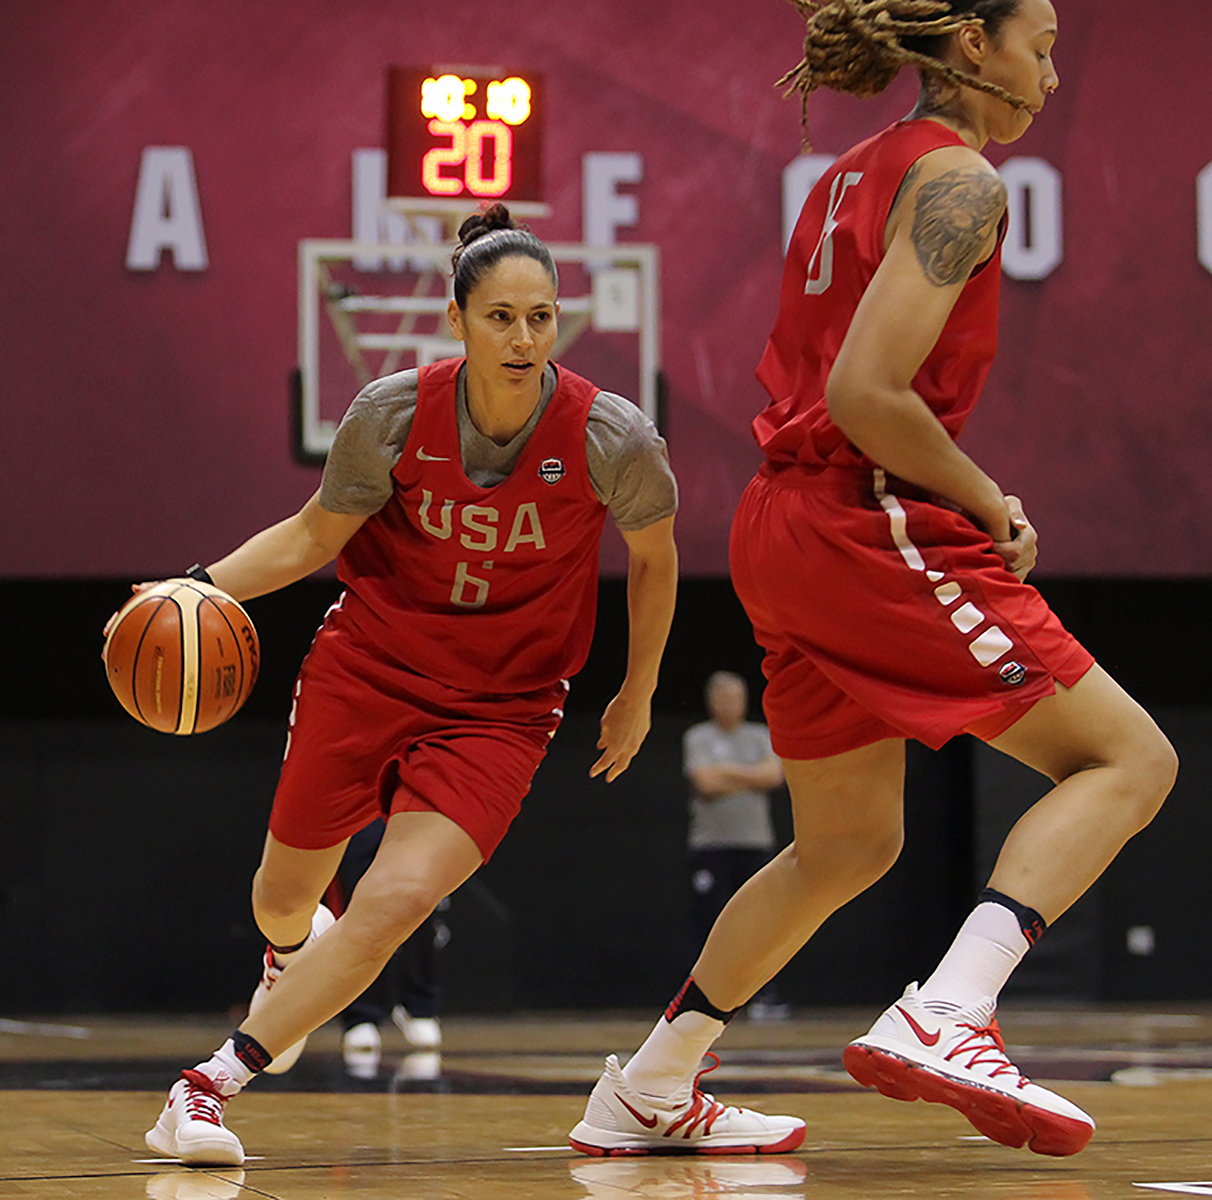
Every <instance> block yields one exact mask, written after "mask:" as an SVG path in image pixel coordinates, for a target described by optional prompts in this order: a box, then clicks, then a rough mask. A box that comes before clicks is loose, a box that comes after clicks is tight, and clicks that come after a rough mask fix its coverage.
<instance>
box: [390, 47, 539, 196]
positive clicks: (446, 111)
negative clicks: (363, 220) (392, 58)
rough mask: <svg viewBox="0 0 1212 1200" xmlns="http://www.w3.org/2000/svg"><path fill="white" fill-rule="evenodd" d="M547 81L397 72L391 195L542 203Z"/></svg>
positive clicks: (518, 75)
mask: <svg viewBox="0 0 1212 1200" xmlns="http://www.w3.org/2000/svg"><path fill="white" fill-rule="evenodd" d="M542 148H543V81H542V78H541V77H540V76H538V75H536V74H535V73H533V72H527V71H517V72H514V71H506V70H495V69H482V68H466V67H465V68H455V67H452V68H432V67H431V68H424V67H392V68H390V70H389V72H388V79H387V194H388V195H389V196H392V197H409V198H412V199H430V200H451V201H462V202H466V201H469V200H470V201H481V200H524V201H540V200H542Z"/></svg>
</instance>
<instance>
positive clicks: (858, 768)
mask: <svg viewBox="0 0 1212 1200" xmlns="http://www.w3.org/2000/svg"><path fill="white" fill-rule="evenodd" d="M783 770H784V773H785V775H786V779H787V786H788V788H789V789H790V791H791V806H792V812H793V815H794V820H795V840H794V842H793V843H792V844H791V845H790V846H788V847H787V848H786V849H785V850H784V851H783V852H782V853H781V854H779V855H777V856H776V857H775V858H774V859H772V860H771V862H769V863H768V864H767V865H766V866H765V867H763V868H762V870H760V871H759V872H758V873H757V874H756V875H754V876H752V877H751V878H750V879H749V880H748V881H747V882H746V883H745V884H744V885H743V886H742V887H741V888H740V890H739V891H738V892H737V893H736V895H735V896H733V897H732V899H731V900H730V901H729V902H728V904H727V906H726V907H725V908H724V911H723V912H722V913H721V914H720V916H719V918H718V920H717V921H716V923H715V925H714V926H713V927H712V930H711V934H710V935H709V936H708V938H707V942H706V945H705V946H704V947H703V951H702V953H701V954H700V956H699V959H698V962H697V963H696V964H695V967H694V971H693V976H694V979H695V981H696V982H697V984H698V985H699V987H700V988H701V989H702V990H703V993H704V994H705V995H706V996H708V997H709V998H710V1000H711V1002H712V1004H714V1005H716V1006H718V1007H719V1008H721V1009H724V1010H731V1009H734V1008H737V1007H739V1006H740V1005H742V1004H744V1003H745V1002H746V1001H747V1000H749V998H750V997H751V996H753V995H754V994H755V993H756V992H757V991H758V990H759V989H760V988H762V987H763V986H764V985H765V984H766V983H768V982H769V981H770V980H771V979H773V978H774V976H775V975H776V974H777V973H778V972H779V971H780V970H781V969H782V968H783V967H784V966H785V965H786V964H787V962H788V961H789V960H790V959H791V957H792V956H793V955H794V954H795V953H796V952H797V951H798V950H799V949H800V947H802V946H803V945H804V943H805V942H807V941H808V939H809V938H810V937H811V936H812V935H813V934H814V933H815V932H816V931H817V929H818V928H819V927H820V926H821V924H822V923H823V922H824V921H825V919H826V918H827V917H829V916H830V915H831V914H832V913H834V912H836V911H837V909H839V908H841V907H842V905H843V904H845V903H847V901H849V900H852V899H853V898H854V897H855V896H857V895H858V894H859V893H860V892H863V891H865V890H866V889H867V888H868V887H870V886H871V885H872V884H873V883H874V882H875V881H876V880H877V879H879V878H880V877H881V876H882V875H883V874H884V873H885V872H886V871H887V870H888V869H889V867H891V866H892V864H893V863H894V862H895V861H896V857H897V855H898V854H899V853H900V848H901V841H902V838H903V816H902V809H903V792H904V774H905V746H904V743H903V742H901V741H892V740H890V741H883V742H877V743H875V744H874V745H871V746H864V747H862V748H861V749H859V750H852V751H849V752H847V753H845V754H838V755H834V756H833V757H831V758H825V759H819V760H800V761H792V760H784V762H783Z"/></svg>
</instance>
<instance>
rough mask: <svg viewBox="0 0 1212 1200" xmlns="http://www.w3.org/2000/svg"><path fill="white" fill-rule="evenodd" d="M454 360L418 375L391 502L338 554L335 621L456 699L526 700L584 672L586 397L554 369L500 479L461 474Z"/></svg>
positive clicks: (592, 502) (591, 603) (593, 586)
mask: <svg viewBox="0 0 1212 1200" xmlns="http://www.w3.org/2000/svg"><path fill="white" fill-rule="evenodd" d="M461 366H462V360H461V359H448V360H445V361H443V362H438V363H434V364H432V365H431V366H427V367H422V368H421V371H420V378H419V382H418V389H417V408H416V413H415V415H414V417H413V421H412V428H411V430H410V432H409V436H408V441H407V443H406V444H405V446H404V450H403V453H402V454H401V455H400V458H399V461H398V462H397V463H396V466H395V468H394V470H393V472H392V475H393V479H394V485H395V490H394V493H393V495H392V497H391V499H390V500H388V502H387V503H386V504H385V505H384V506H383V508H381V509H380V510H379V511H378V512H377V513H375V515H374V516H372V517H370V518H369V519H368V520H367V521H366V522H365V524H363V525H362V527H361V528H360V529H359V530H358V532H357V533H356V534H354V536H353V537H352V538H350V540H349V542H348V543H347V544H346V546H345V549H344V550H343V551H342V553H341V556H340V559H339V560H338V573H339V574H340V577H341V579H342V581H343V582H344V583H345V585H346V589H347V590H346V595H345V597H344V599H343V601H342V603H341V606H340V611H339V613H337V614H334V620H335V621H336V622H337V623H339V624H344V625H346V627H349V626H350V625H352V626H353V627H354V630H353V631H354V632H355V636H356V637H357V638H358V640H359V641H362V642H365V643H366V644H367V645H368V648H369V649H370V650H371V652H372V653H374V654H376V655H377V656H382V657H385V658H387V659H388V660H389V661H394V662H397V663H399V664H400V665H401V666H403V667H405V668H406V669H408V670H410V671H413V672H415V673H417V674H420V675H425V676H428V677H429V678H431V679H435V680H437V681H439V682H441V683H444V684H448V685H450V686H451V687H457V688H461V689H463V690H465V691H472V692H488V693H514V692H526V691H532V690H534V689H536V688H540V687H543V686H546V685H550V684H552V683H554V682H556V681H557V680H560V679H567V678H569V677H570V676H572V675H573V674H575V673H576V672H577V671H579V670H580V668H581V667H582V666H583V665H584V662H585V657H586V655H587V654H588V652H589V643H590V640H591V639H592V636H593V624H594V617H595V614H596V607H597V582H598V543H599V540H600V538H601V533H602V524H603V521H604V519H605V516H606V507H605V505H603V504H602V502H601V501H600V500H599V499H598V497H597V495H596V494H595V492H594V490H593V485H592V484H591V482H590V478H589V465H588V462H587V461H586V455H585V424H586V420H587V418H588V416H589V408H590V405H591V404H592V403H593V398H594V396H595V395H596V394H597V391H598V389H597V388H596V387H595V386H594V385H593V384H592V383H590V382H588V381H587V380H585V379H581V378H579V377H578V376H576V375H574V374H573V373H572V372H571V371H566V370H564V369H563V368H558V369H557V384H556V390H555V393H554V394H553V395H552V397H551V400H550V401H549V402H548V404H547V408H546V410H545V411H544V413H543V415H542V416H541V417H540V418H539V422H538V424H537V425H536V426H535V428H534V430H533V432H532V433H531V435H530V438H529V440H528V441H527V443H526V445H525V446H524V447H523V449H522V453H521V455H520V457H519V458H518V461H517V465H516V466H515V467H514V469H513V471H512V472H511V473H510V475H509V477H508V478H506V479H504V480H502V481H501V482H500V483H498V484H496V485H495V486H494V487H486V488H485V487H479V486H478V485H476V484H475V483H472V482H471V480H469V479H468V478H467V476H466V475H465V474H464V473H463V460H462V454H461V452H460V448H459V430H458V418H457V414H456V408H455V384H456V379H457V377H458V373H459V368H460V367H461Z"/></svg>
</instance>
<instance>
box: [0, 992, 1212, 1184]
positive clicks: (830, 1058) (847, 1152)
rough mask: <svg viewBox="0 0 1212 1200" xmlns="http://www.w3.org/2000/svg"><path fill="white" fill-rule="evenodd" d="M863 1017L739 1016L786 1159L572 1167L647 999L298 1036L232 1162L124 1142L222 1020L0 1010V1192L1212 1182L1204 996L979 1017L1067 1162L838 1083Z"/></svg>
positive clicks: (219, 1031)
mask: <svg viewBox="0 0 1212 1200" xmlns="http://www.w3.org/2000/svg"><path fill="white" fill-rule="evenodd" d="M870 1017H871V1014H869V1013H866V1012H816V1013H811V1014H801V1015H800V1016H799V1017H797V1018H795V1019H792V1020H790V1021H785V1022H777V1023H769V1024H759V1023H755V1022H747V1021H739V1022H737V1023H735V1024H734V1026H733V1028H732V1029H730V1030H729V1033H728V1035H727V1039H726V1041H725V1043H724V1045H723V1046H722V1047H721V1049H722V1051H723V1057H724V1063H723V1066H721V1068H720V1069H719V1070H718V1071H717V1072H716V1073H715V1077H718V1078H719V1079H720V1082H719V1083H717V1084H715V1090H716V1092H717V1093H718V1094H719V1095H720V1096H721V1097H722V1098H724V1099H727V1100H736V1101H738V1102H747V1103H752V1104H754V1105H756V1106H758V1107H761V1106H766V1107H768V1108H770V1109H772V1110H774V1109H777V1110H778V1111H783V1112H793V1113H797V1114H798V1115H800V1116H803V1117H804V1118H805V1120H806V1121H807V1122H808V1125H809V1134H808V1138H807V1141H806V1142H805V1144H804V1147H803V1148H802V1149H801V1150H800V1151H798V1152H797V1153H796V1154H794V1155H786V1156H771V1157H769V1158H764V1157H761V1156H737V1157H719V1158H686V1157H662V1158H616V1159H591V1158H584V1157H581V1156H579V1155H576V1154H574V1153H572V1152H571V1151H570V1150H569V1149H568V1148H567V1143H566V1141H565V1137H566V1134H567V1131H568V1129H569V1128H570V1127H571V1126H572V1124H574V1123H575V1122H576V1120H577V1119H579V1117H580V1114H581V1108H582V1105H583V1103H584V1097H585V1094H586V1093H587V1091H588V1089H589V1087H590V1086H591V1085H592V1082H593V1080H594V1079H595V1078H596V1076H597V1073H598V1071H599V1070H600V1068H601V1060H602V1057H603V1055H604V1054H605V1053H607V1052H610V1051H623V1052H625V1051H627V1050H628V1049H629V1048H631V1047H634V1046H635V1045H636V1044H638V1041H639V1040H640V1039H641V1038H642V1037H643V1035H644V1033H645V1032H646V1030H647V1028H648V1026H649V1015H648V1014H638V1015H631V1014H624V1015H621V1016H613V1015H609V1014H608V1015H603V1016H600V1017H589V1018H587V1017H572V1016H561V1015H559V1014H541V1015H536V1016H532V1017H527V1016H518V1017H508V1018H470V1017H452V1018H449V1019H447V1020H446V1021H444V1033H445V1039H444V1045H443V1048H442V1052H441V1054H440V1055H439V1054H437V1053H435V1052H424V1053H407V1052H406V1049H407V1048H406V1047H405V1046H404V1045H403V1043H402V1042H401V1043H400V1044H399V1045H396V1044H394V1043H393V1042H391V1040H390V1039H389V1038H388V1037H387V1036H385V1037H384V1046H383V1052H382V1054H381V1055H380V1056H379V1058H378V1060H377V1061H376V1062H374V1063H373V1064H368V1063H366V1062H362V1063H347V1062H346V1061H345V1060H344V1059H343V1057H342V1054H341V1045H340V1036H339V1031H338V1030H336V1029H333V1028H326V1029H323V1030H321V1031H319V1032H318V1033H317V1034H316V1035H314V1036H313V1039H312V1042H311V1044H310V1045H309V1047H308V1051H307V1053H306V1054H305V1055H304V1057H303V1059H302V1060H301V1061H300V1063H299V1064H298V1066H297V1067H296V1068H295V1069H294V1070H293V1071H291V1072H290V1073H289V1074H287V1075H284V1076H281V1077H277V1078H274V1079H264V1080H261V1081H258V1083H257V1084H256V1085H254V1086H253V1087H251V1088H250V1089H249V1090H248V1091H247V1092H246V1093H245V1094H244V1095H242V1096H241V1097H239V1098H238V1099H237V1100H235V1101H233V1103H232V1105H231V1106H230V1107H229V1110H228V1121H229V1124H230V1125H231V1127H232V1128H233V1129H235V1130H236V1131H237V1132H238V1133H239V1135H240V1137H241V1138H242V1139H243V1141H244V1144H245V1147H246V1149H247V1151H248V1153H249V1155H250V1157H249V1160H248V1161H247V1162H246V1163H245V1165H244V1167H243V1168H241V1169H239V1170H223V1171H219V1170H201V1169H194V1170H190V1169H184V1168H182V1167H181V1166H180V1165H179V1164H175V1165H174V1164H173V1163H172V1162H170V1161H167V1160H157V1159H155V1158H154V1156H151V1155H149V1153H148V1151H147V1150H146V1149H145V1147H144V1146H143V1138H142V1135H143V1132H144V1130H145V1128H146V1127H147V1126H148V1125H150V1124H151V1122H152V1121H154V1119H155V1116H156V1113H157V1112H158V1110H159V1107H160V1104H161V1103H162V1093H163V1090H164V1088H165V1087H166V1086H167V1084H168V1082H169V1081H171V1079H172V1077H173V1075H174V1074H175V1072H176V1071H177V1070H178V1069H179V1068H180V1067H181V1066H182V1065H184V1064H188V1063H190V1062H192V1061H194V1060H195V1059H197V1058H198V1057H199V1055H201V1054H202V1053H204V1052H206V1051H209V1050H210V1049H211V1048H212V1045H213V1044H215V1043H216V1039H217V1038H221V1037H222V1036H225V1034H226V1032H227V1031H228V1028H229V1024H230V1021H229V1018H227V1017H223V1018H194V1019H184V1018H178V1019H168V1018H155V1019H139V1018H129V1017H105V1018H91V1019H90V1018H87V1017H74V1018H72V1019H71V1020H70V1021H68V1020H55V1019H43V1018H29V1019H26V1020H24V1021H16V1020H8V1021H5V1022H3V1023H2V1024H0V1128H2V1129H3V1130H4V1131H5V1135H6V1136H5V1138H4V1139H3V1143H2V1148H0V1197H9V1196H12V1197H22V1198H25V1197H37V1198H42V1197H46V1198H47V1200H50V1198H51V1197H54V1198H56V1200H57V1198H58V1197H86V1198H89V1200H113V1198H116V1197H123V1198H127V1197H136V1198H142V1197H148V1198H151V1200H265V1198H269V1200H321V1198H330V1197H351V1198H352V1197H356V1198H357V1200H379V1198H384V1200H386V1198H387V1197H392V1200H403V1198H411V1197H420V1198H423V1200H431V1198H432V1200H451V1198H462V1197H474V1198H475V1200H496V1198H497V1197H500V1198H501V1200H505V1198H506V1197H508V1198H509V1200H531V1198H533V1200H553V1198H557V1197H558V1198H560V1200H626V1198H628V1197H637V1196H643V1197H655V1198H657V1200H678V1198H682V1197H685V1198H686V1200H702V1198H705V1197H716V1196H718V1197H730V1198H732V1200H756V1198H769V1197H786V1198H788V1200H791V1198H800V1200H835V1198H842V1197H845V1198H847V1200H851V1198H853V1200H859V1198H862V1200H884V1198H885V1197H887V1198H889V1200H891V1198H892V1197H930V1198H939V1200H946V1198H949V1197H972V1198H976V1197H980V1198H982V1200H1000V1198H1002V1197H1005V1198H1006V1200H1111V1198H1114V1197H1124V1198H1127V1197H1133V1196H1134V1197H1137V1198H1138V1200H1140V1198H1144V1197H1148V1196H1150V1195H1153V1196H1158V1195H1194V1196H1198V1195H1204V1196H1207V1195H1212V1182H1201V1181H1212V1009H1202V1008H1193V1007H1187V1008H1182V1009H1179V1008H1174V1009H1172V1010H1170V1011H1165V1012H1144V1011H1137V1010H1132V1011H1129V1010H1110V1009H1093V1010H1091V1009H1081V1010H1078V1009H1073V1010H1062V1011H1047V1010H1029V1009H1026V1008H1023V1009H1021V1010H1019V1011H1015V1010H1014V1009H1013V1008H1012V1007H1010V1006H1006V1007H1005V1009H1004V1011H1003V1014H1002V1017H1003V1024H1004V1026H1005V1028H1006V1030H1007V1035H1008V1038H1009V1040H1010V1043H1011V1048H1012V1053H1013V1054H1014V1056H1015V1057H1016V1059H1017V1060H1018V1061H1019V1062H1020V1064H1021V1065H1023V1066H1024V1068H1025V1069H1026V1070H1027V1071H1028V1073H1029V1074H1032V1075H1034V1076H1035V1077H1037V1078H1039V1079H1040V1080H1041V1081H1044V1082H1048V1081H1053V1082H1055V1083H1056V1084H1057V1085H1058V1086H1059V1087H1060V1090H1062V1091H1063V1092H1064V1093H1065V1094H1066V1095H1068V1096H1070V1097H1071V1098H1072V1099H1073V1100H1074V1101H1075V1102H1076V1103H1078V1104H1080V1105H1081V1106H1082V1107H1083V1108H1086V1109H1087V1110H1088V1111H1090V1112H1091V1113H1092V1114H1094V1116H1095V1117H1096V1119H1097V1120H1098V1123H1099V1128H1098V1131H1097V1133H1096V1134H1095V1137H1094V1140H1093V1142H1092V1143H1091V1145H1090V1146H1089V1148H1088V1149H1087V1150H1086V1151H1084V1152H1083V1153H1082V1154H1080V1155H1078V1156H1076V1157H1074V1158H1070V1159H1043V1158H1040V1157H1038V1156H1036V1155H1032V1154H1030V1153H1028V1152H1026V1151H1016V1150H1010V1149H1007V1148H1006V1147H1003V1146H998V1145H995V1144H994V1143H991V1142H989V1141H987V1140H985V1139H984V1138H981V1137H979V1136H976V1135H975V1134H974V1132H973V1130H972V1129H971V1127H970V1126H968V1124H967V1123H966V1122H965V1121H964V1120H963V1119H962V1118H961V1117H960V1116H959V1115H958V1114H956V1113H954V1112H953V1111H951V1110H950V1109H947V1108H940V1107H939V1106H934V1105H925V1104H921V1103H915V1104H904V1103H898V1102H895V1101H890V1100H887V1099H885V1098H883V1097H880V1096H877V1095H874V1094H873V1093H870V1092H867V1091H865V1090H863V1089H861V1088H859V1087H857V1085H855V1084H853V1083H852V1082H851V1081H850V1079H849V1077H848V1076H847V1075H846V1074H845V1073H844V1071H842V1069H841V1066H840V1054H841V1048H842V1047H843V1046H844V1045H845V1042H846V1041H847V1040H848V1039H849V1038H850V1037H852V1036H854V1034H855V1032H861V1031H862V1030H863V1029H864V1028H865V1027H866V1025H867V1024H868V1023H869V1021H870Z"/></svg>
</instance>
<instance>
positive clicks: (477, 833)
mask: <svg viewBox="0 0 1212 1200" xmlns="http://www.w3.org/2000/svg"><path fill="white" fill-rule="evenodd" d="M567 692H568V689H567V685H566V684H564V683H562V682H561V683H556V684H554V685H552V686H550V687H546V688H542V689H540V690H539V691H536V692H528V693H525V694H523V695H507V696H499V695H489V694H480V693H471V692H464V691H461V690H459V689H457V688H450V687H446V686H445V685H443V684H441V683H438V682H436V681H435V680H432V679H428V678H425V677H424V676H420V675H415V674H413V673H412V672H410V671H406V670H404V669H402V668H401V667H399V666H397V665H390V664H387V663H384V662H383V661H382V660H381V659H379V658H376V657H375V656H374V655H373V653H371V651H370V650H369V649H367V648H365V647H363V646H362V645H361V644H360V642H359V639H357V638H356V637H355V636H351V635H350V633H349V632H348V631H346V630H345V629H343V628H341V627H340V626H334V625H333V624H332V623H331V617H330V620H329V622H326V623H325V625H324V627H323V628H322V629H321V630H320V632H319V634H317V636H316V640H315V642H314V644H313V645H312V648H311V651H310V652H309V653H308V655H307V658H306V659H305V660H304V662H303V667H302V670H301V671H300V673H299V679H298V682H297V683H296V685H295V703H294V708H293V710H292V713H291V727H290V734H289V736H288V739H287V747H286V757H285V759H284V761H283V763H282V774H281V776H280V778H279V781H278V789H277V792H276V793H275V795H274V806H273V812H272V813H271V814H270V818H269V830H270V832H271V833H272V834H273V835H274V837H275V838H277V839H278V841H280V842H283V843H284V844H285V845H287V846H294V847H296V848H297V849H302V850H322V849H326V848H327V847H329V846H335V845H337V844H338V843H340V842H342V841H344V840H345V838H347V837H350V836H351V835H352V834H354V833H356V832H357V831H358V830H359V829H361V828H362V827H363V826H364V825H366V824H368V823H369V822H370V821H371V820H373V819H374V818H375V817H377V816H379V815H381V814H383V815H390V814H391V813H395V812H403V811H410V810H418V809H420V810H429V811H435V812H439V813H441V814H442V815H443V816H445V817H449V818H450V820H452V821H454V822H455V824H456V825H458V826H459V828H461V829H462V830H463V831H464V832H465V833H467V834H468V835H469V836H470V837H471V838H472V840H473V841H474V842H475V843H476V845H477V846H478V847H479V849H480V853H481V854H482V855H483V856H484V859H485V861H487V860H488V858H489V857H490V856H491V855H492V852H493V851H494V850H495V849H496V847H497V845H498V844H499V843H500V841H501V838H503V837H504V836H505V831H506V830H507V829H508V828H509V825H510V822H511V821H512V820H513V819H514V817H515V816H517V814H518V810H519V809H520V808H521V804H522V798H523V797H524V796H525V795H526V793H527V792H528V791H529V790H530V783H531V780H532V779H533V777H534V773H535V771H536V770H537V769H538V766H539V763H540V762H542V760H543V756H544V755H545V754H546V753H547V747H548V745H549V744H550V741H551V737H552V735H553V734H554V733H555V731H556V729H557V728H558V727H559V724H560V718H561V717H562V716H563V704H564V699H565V697H566V695H567Z"/></svg>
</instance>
